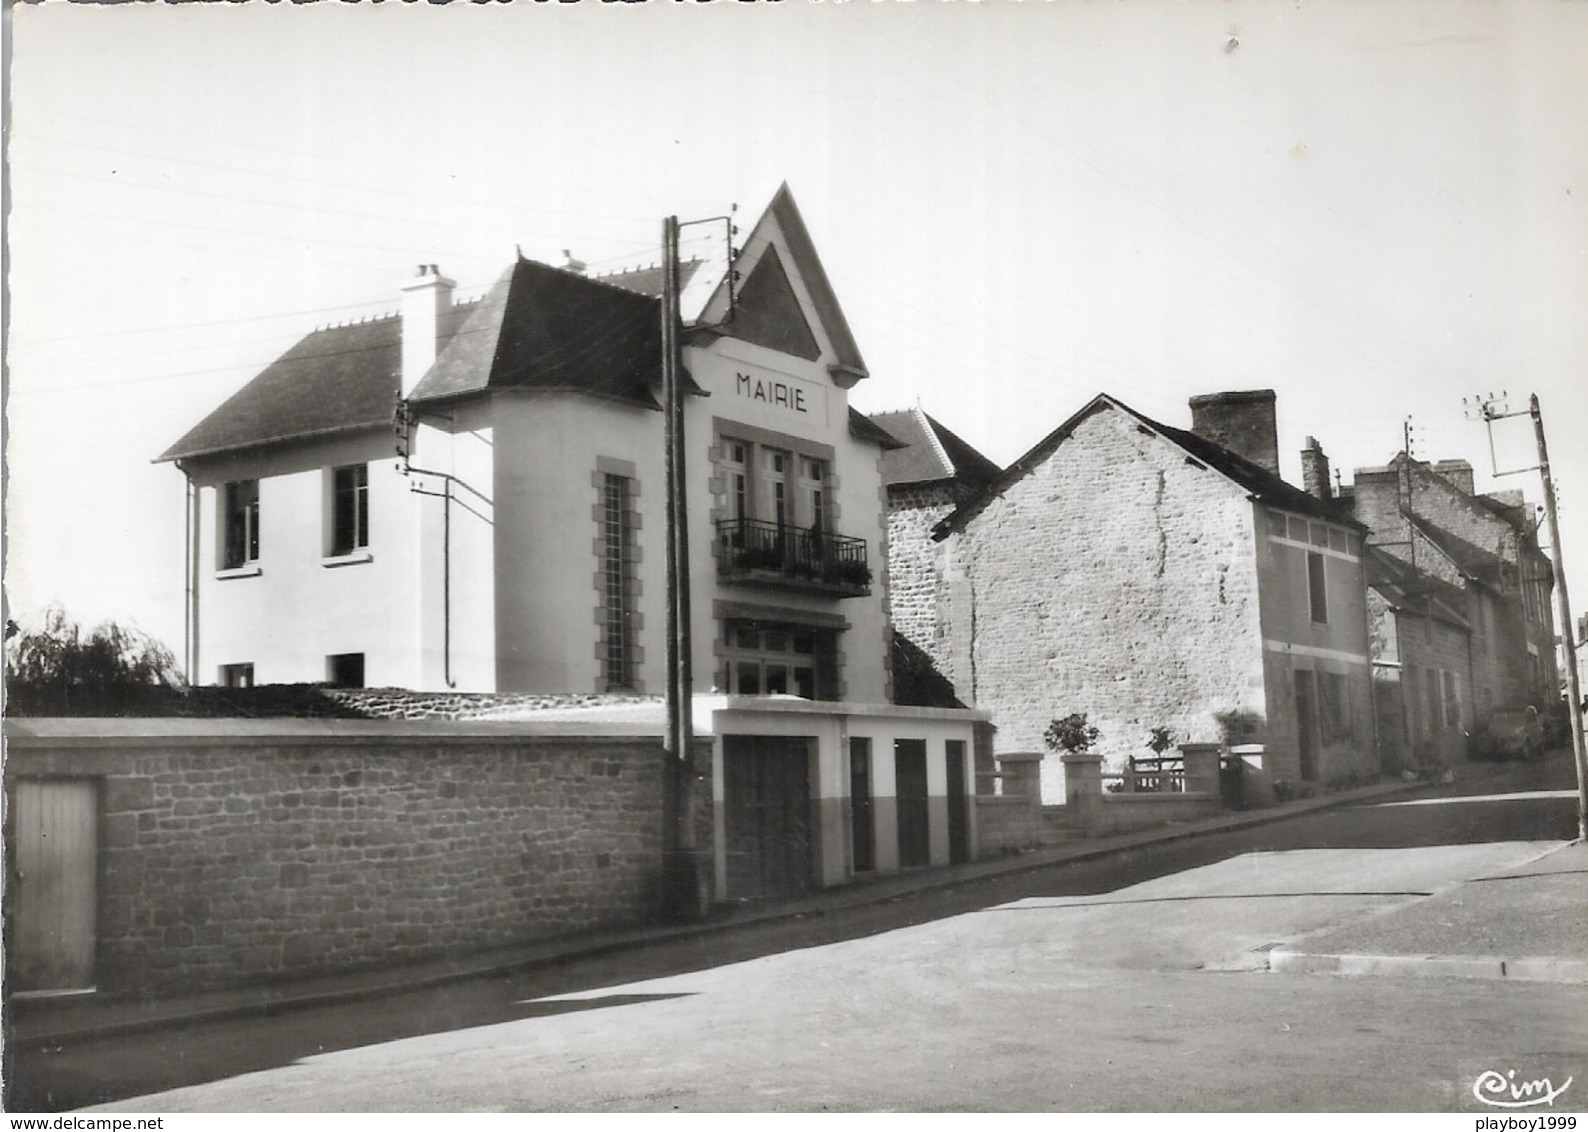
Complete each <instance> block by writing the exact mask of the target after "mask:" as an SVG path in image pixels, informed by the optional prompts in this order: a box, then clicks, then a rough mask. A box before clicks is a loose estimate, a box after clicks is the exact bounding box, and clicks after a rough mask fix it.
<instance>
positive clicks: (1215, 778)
mask: <svg viewBox="0 0 1588 1132" xmlns="http://www.w3.org/2000/svg"><path fill="white" fill-rule="evenodd" d="M1221 751H1222V748H1221V747H1220V746H1219V745H1218V744H1217V743H1181V744H1180V755H1181V757H1182V758H1183V759H1184V760H1185V790H1186V793H1187V794H1212V795H1214V796H1215V797H1217V796H1218V793H1219V755H1220V753H1221Z"/></svg>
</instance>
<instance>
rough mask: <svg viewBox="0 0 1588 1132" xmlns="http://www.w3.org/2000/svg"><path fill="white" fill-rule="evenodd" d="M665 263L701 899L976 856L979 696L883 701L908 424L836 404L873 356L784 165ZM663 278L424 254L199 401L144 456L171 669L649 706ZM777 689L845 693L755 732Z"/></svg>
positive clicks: (657, 589) (659, 567)
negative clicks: (173, 658) (734, 238)
mask: <svg viewBox="0 0 1588 1132" xmlns="http://www.w3.org/2000/svg"><path fill="white" fill-rule="evenodd" d="M730 258H731V262H730ZM680 276H681V302H680V305H681V308H682V323H683V326H682V328H681V329H682V333H681V340H682V355H683V366H684V370H685V371H686V388H687V390H688V394H687V395H686V397H685V400H686V405H685V410H684V420H683V445H684V448H685V452H686V456H685V460H686V471H685V477H686V478H685V494H686V496H687V500H686V506H687V522H688V527H687V535H688V545H689V556H690V570H689V575H690V578H691V586H692V590H693V593H692V602H691V614H692V616H691V620H690V629H691V634H692V642H693V643H692V655H691V661H692V670H693V676H694V682H695V689H694V690H695V692H696V694H697V695H700V696H706V695H710V694H712V693H719V694H722V695H726V696H727V697H728V706H727V707H726V708H724V711H726V712H728V715H727V716H724V717H723V718H720V719H718V720H717V722H718V723H719V724H725V723H731V724H732V726H731V727H726V726H724V727H718V728H717V730H716V732H715V736H716V737H715V740H714V743H715V745H714V748H713V759H714V771H713V776H712V784H713V785H712V788H713V790H714V792H715V794H714V802H715V803H716V805H715V807H714V809H715V812H716V814H717V815H718V821H719V823H724V822H725V823H726V824H725V825H724V826H723V828H721V829H719V830H718V831H717V832H718V837H717V844H718V846H719V854H718V861H717V863H716V875H717V886H718V895H719V896H729V897H739V896H745V895H766V894H769V893H770V892H774V891H784V890H791V889H802V888H805V887H808V886H809V885H812V884H826V883H835V881H836V880H838V879H842V878H846V877H850V876H853V875H855V874H857V873H864V872H868V871H888V870H889V869H896V868H899V867H906V866H910V865H926V864H937V863H947V862H948V861H949V860H950V859H952V858H953V857H954V856H955V855H956V854H960V855H963V852H962V850H961V849H959V848H956V847H963V846H967V845H973V844H974V837H973V836H972V831H971V830H970V828H969V824H970V823H973V821H974V818H973V816H970V814H969V811H968V810H967V807H966V806H964V805H963V803H962V800H963V798H964V796H965V795H966V794H968V793H969V792H970V785H971V783H972V781H973V778H972V771H971V769H970V765H969V762H970V760H969V758H968V756H967V751H968V749H969V747H970V745H971V742H972V716H971V714H970V713H965V712H961V713H959V714H958V715H953V714H952V713H950V714H949V715H942V714H939V715H935V716H933V715H929V714H928V713H922V712H916V713H913V714H912V713H911V712H908V711H895V710H889V711H882V710H880V709H882V708H892V706H893V705H892V701H893V692H892V687H891V676H890V672H889V655H890V653H889V640H890V636H891V633H890V630H889V626H888V614H887V604H886V578H885V569H884V567H885V563H886V557H887V552H886V539H887V526H886V517H885V505H884V494H883V486H882V473H881V460H882V458H883V456H884V454H885V453H886V452H888V451H890V450H891V449H893V448H896V447H897V446H898V443H899V442H898V441H896V440H895V439H894V438H893V437H891V436H890V435H889V434H888V433H887V432H885V431H884V430H882V429H880V428H878V427H876V426H875V425H873V424H872V423H871V422H870V421H869V420H867V419H866V417H865V416H863V415H861V414H860V413H858V412H856V411H855V410H853V409H851V408H850V406H849V392H850V390H851V389H852V388H853V387H854V386H855V385H856V384H857V383H858V382H860V381H862V380H864V379H865V378H866V376H867V371H866V367H865V362H864V359H863V358H862V356H861V353H860V350H859V347H858V346H857V344H856V342H855V340H854V337H853V335H852V334H851V332H850V329H849V325H848V322H847V320H846V319H845V317H844V314H843V311H842V309H841V308H840V306H839V304H838V300H837V297H836V295H835V294H834V292H833V289H832V286H831V284H830V283H829V281H828V278H827V275H826V272H825V270H824V269H823V267H822V264H821V260H820V257H819V256H818V255H817V252H816V248H815V245H814V243H813V241H812V240H811V237H810V234H809V232H808V230H807V228H806V226H805V223H804V220H803V218H802V217H801V215H800V212H799V209H798V207H797V206H796V205H795V202H794V198H793V195H792V194H791V193H790V191H789V189H788V187H787V186H786V185H785V186H783V187H781V188H780V189H779V190H778V191H777V192H776V193H775V194H774V195H773V197H772V199H771V201H770V203H769V204H768V205H767V206H766V208H765V209H764V210H763V211H762V212H761V213H760V214H759V216H758V218H757V219H756V220H755V221H754V223H753V225H751V226H750V227H749V229H748V233H747V235H745V236H743V237H742V243H741V246H740V247H739V248H738V249H737V250H736V254H734V255H733V256H732V257H730V256H729V254H728V251H727V248H726V247H724V248H722V249H721V252H720V254H719V255H718V257H717V258H716V259H710V258H707V259H698V260H694V261H691V262H689V263H687V264H683V265H681V271H680ZM661 278H662V277H661V272H660V271H659V270H658V269H655V268H650V269H638V270H634V271H628V272H622V273H618V274H614V275H606V276H601V277H595V276H591V275H589V274H587V273H586V270H585V267H584V265H582V264H578V263H576V262H574V261H571V260H570V262H569V263H568V264H566V265H563V266H560V267H559V266H552V265H548V264H543V263H537V262H534V261H531V260H528V259H524V258H523V257H522V256H520V257H518V259H517V260H516V262H514V263H512V264H511V265H510V266H508V267H507V268H506V269H505V270H504V271H503V272H502V274H501V275H500V277H499V278H498V280H497V281H496V283H495V284H494V285H493V286H491V287H490V289H489V290H488V291H487V292H486V293H485V294H484V295H483V296H479V297H475V298H469V299H461V300H460V299H456V298H455V297H454V294H453V292H454V284H453V282H452V281H451V280H449V279H448V278H446V277H445V276H444V275H443V274H442V273H441V272H440V270H438V268H437V267H436V266H435V265H425V266H422V267H421V269H420V271H419V273H418V274H417V275H416V276H415V277H414V278H413V279H412V280H410V281H409V282H408V283H407V284H406V285H405V286H404V287H403V288H402V296H401V307H400V312H399V313H397V314H395V315H391V316H386V317H379V318H373V319H369V320H366V321H363V322H358V323H354V324H351V325H345V326H333V327H325V328H322V329H317V330H314V331H312V332H311V333H309V334H307V335H305V336H304V338H303V339H302V340H301V341H299V342H298V343H297V344H296V345H294V346H293V347H291V348H290V349H289V350H287V352H286V353H285V354H283V355H282V356H281V357H280V358H279V359H277V360H276V361H275V362H273V363H272V364H271V365H270V366H268V367H267V368H266V369H265V370H264V371H263V372H261V373H260V374H259V375H258V376H257V377H255V378H254V379H253V380H252V381H251V382H249V383H248V384H247V385H245V386H244V387H243V388H242V389H241V390H240V391H239V392H237V393H236V394H235V395H234V396H232V397H231V398H229V399H228V400H227V401H225V402H224V403H223V404H221V405H220V406H219V407H217V408H216V409H214V410H213V411H212V412H211V413H209V414H208V415H207V416H206V417H204V418H203V419H202V420H201V421H200V422H199V423H198V424H196V425H195V426H194V427H193V428H192V429H190V430H189V431H188V432H187V433H186V435H184V436H183V437H181V439H179V440H178V441H177V442H176V443H175V444H173V445H172V446H171V447H170V448H169V449H168V450H167V451H166V452H165V453H164V454H163V455H162V456H161V457H160V459H161V460H165V461H170V462H173V463H174V464H175V465H176V467H177V468H178V469H179V470H180V471H181V472H182V473H183V475H184V477H185V480H186V488H187V498H188V532H187V545H188V547H189V553H188V556H187V562H186V568H187V594H188V597H189V606H188V634H187V639H186V641H185V654H186V661H187V669H188V672H189V674H190V678H191V679H192V680H193V681H194V682H195V683H211V682H213V683H219V684H237V685H242V684H248V685H252V684H255V683H259V684H284V683H298V682H307V683H317V682H321V681H325V682H330V683H332V684H337V685H345V686H369V687H394V688H405V689H414V690H421V691H433V692H442V691H454V690H455V691H459V692H465V691H467V692H478V693H549V694H570V695H572V694H578V695H589V694H600V695H616V696H629V697H644V696H652V697H654V696H655V695H657V694H659V693H660V692H661V691H662V690H663V689H664V688H665V686H666V667H665V663H666V654H667V648H666V641H665V637H666V608H665V594H666V583H665V563H666V554H665V553H664V544H665V539H666V531H667V523H666V515H665V494H666V493H665V492H664V483H665V480H666V472H665V467H664V449H663V437H664V431H665V430H664V424H663V418H664V414H662V413H661V412H660V411H659V409H660V403H659V400H658V397H659V386H660V370H661V357H662V353H661V337H662V335H661V327H662V321H661V320H662V308H661V303H660V302H659V298H658V296H659V293H660V289H661ZM774 697H789V698H799V699H801V700H805V701H812V702H816V703H820V702H827V703H830V704H832V705H834V707H833V710H832V711H831V712H830V713H828V716H822V718H821V719H818V716H821V711H820V710H819V709H810V710H807V711H805V712H804V713H803V714H801V713H792V714H791V713H789V712H786V711H779V712H764V713H763V716H765V719H764V721H763V722H764V726H761V725H758V724H756V723H755V722H754V720H753V719H750V720H749V721H748V722H747V713H749V714H750V715H754V710H755V706H756V705H757V704H761V705H766V704H767V703H768V702H769V701H770V700H771V699H772V698H774ZM839 705H842V707H843V710H842V711H839V710H838V706H839ZM858 705H872V706H875V707H876V708H878V709H879V710H876V711H869V710H868V711H861V712H859V714H860V715H862V716H864V718H865V719H866V720H868V721H870V722H869V723H868V727H869V730H867V731H866V732H865V734H864V736H863V738H864V742H863V743H861V742H860V741H859V738H860V736H859V732H856V733H855V736H856V741H855V742H853V743H851V742H848V741H847V740H845V741H840V740H839V739H838V738H837V736H838V735H839V733H840V731H842V730H843V729H844V725H841V724H840V723H838V722H835V721H837V720H839V719H840V718H842V719H852V718H853V717H855V715H856V713H857V711H859V707H858ZM774 716H775V717H776V718H775V720H774V719H773V717H774ZM829 717H830V718H829ZM790 718H795V719H797V723H795V724H790V722H789V720H790ZM878 720H880V721H882V722H880V723H879V722H877V721H878ZM801 727H803V728H804V730H801V729H800V728H801ZM829 733H830V734H829ZM857 791H859V792H860V793H861V794H862V795H863V797H857ZM895 812H896V813H897V814H898V815H900V816H899V817H898V818H897V821H896V822H893V824H891V825H888V824H886V823H887V822H888V821H890V820H891V818H890V815H893V814H894V813H895ZM856 814H858V815H859V816H854V815H856ZM956 822H957V823H958V824H957V825H956V824H955V823H956ZM725 845H731V846H734V847H735V848H734V849H733V850H732V860H729V859H728V858H727V857H724V856H723V853H724V850H722V848H721V847H722V846H725Z"/></svg>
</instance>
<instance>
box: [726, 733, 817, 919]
mask: <svg viewBox="0 0 1588 1132" xmlns="http://www.w3.org/2000/svg"><path fill="white" fill-rule="evenodd" d="M810 750H811V741H810V740H809V739H804V738H786V737H783V736H762V735H729V736H725V737H724V739H723V768H722V769H723V807H724V810H725V820H724V826H725V834H726V839H727V847H726V848H727V858H728V896H729V898H730V899H736V900H737V899H754V898H758V897H769V896H788V895H792V894H795V893H799V892H804V891H805V890H807V889H808V888H809V887H810V882H811V787H810V783H811V779H810Z"/></svg>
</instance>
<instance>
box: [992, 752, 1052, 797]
mask: <svg viewBox="0 0 1588 1132" xmlns="http://www.w3.org/2000/svg"><path fill="white" fill-rule="evenodd" d="M998 772H999V774H1000V775H1001V776H1002V778H1003V785H1004V796H1005V797H1020V798H1025V797H1033V798H1040V797H1042V756H1041V755H1040V754H1038V753H1036V752H1034V751H1017V752H1014V753H1011V754H1007V755H999V756H998Z"/></svg>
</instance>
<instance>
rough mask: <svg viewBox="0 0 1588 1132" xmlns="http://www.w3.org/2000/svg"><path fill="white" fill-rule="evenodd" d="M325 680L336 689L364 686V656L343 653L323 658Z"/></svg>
mask: <svg viewBox="0 0 1588 1132" xmlns="http://www.w3.org/2000/svg"><path fill="white" fill-rule="evenodd" d="M325 678H326V681H327V682H328V683H330V684H331V685H332V686H333V687H337V688H362V687H363V686H364V654H363V653H361V652H344V653H338V654H336V655H335V656H328V657H326V658H325Z"/></svg>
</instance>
